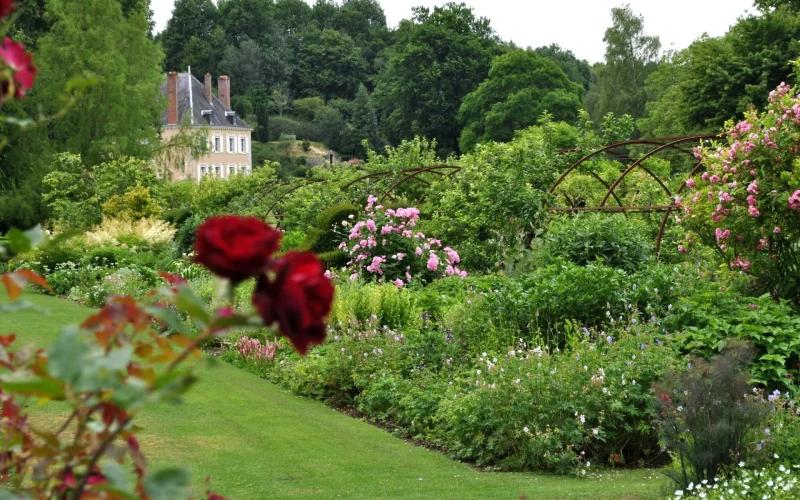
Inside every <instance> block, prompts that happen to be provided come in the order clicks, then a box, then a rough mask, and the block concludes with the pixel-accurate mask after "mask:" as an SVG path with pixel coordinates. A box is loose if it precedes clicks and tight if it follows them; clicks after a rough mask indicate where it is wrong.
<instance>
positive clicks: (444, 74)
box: [376, 3, 502, 152]
mask: <svg viewBox="0 0 800 500" xmlns="http://www.w3.org/2000/svg"><path fill="white" fill-rule="evenodd" d="M501 52H502V49H501V47H500V45H499V44H498V39H497V36H496V35H495V33H494V31H493V30H492V28H491V26H490V25H489V21H488V20H487V19H485V18H478V17H475V15H474V13H473V12H472V9H471V8H469V7H467V6H466V5H465V4H463V3H462V4H456V3H448V4H446V5H445V6H442V7H436V8H434V9H433V10H432V11H431V10H429V9H427V8H422V7H420V8H416V9H414V16H413V18H412V19H411V20H404V21H402V22H401V23H400V27H399V28H398V30H397V32H396V34H395V44H394V46H393V47H392V49H391V50H390V55H389V60H388V64H387V65H386V66H385V67H384V68H383V70H382V71H381V72H380V73H379V74H378V77H377V87H376V89H377V97H378V102H379V108H380V110H381V115H382V118H383V121H384V127H385V129H386V131H387V132H388V134H389V136H390V138H391V139H392V140H393V141H395V142H396V141H398V139H400V138H403V137H412V136H414V135H422V136H425V137H428V138H431V139H436V140H437V141H438V143H439V146H440V147H441V148H442V149H443V150H444V151H445V152H448V151H449V152H454V151H457V150H458V138H459V136H460V135H461V131H460V127H459V125H458V110H459V108H460V106H461V101H462V100H463V99H464V97H465V96H466V95H467V94H469V93H470V92H472V91H474V90H475V89H476V88H477V87H478V85H480V83H481V82H482V81H483V80H484V79H485V78H486V77H487V76H488V74H489V68H490V66H491V61H492V59H493V58H494V56H496V55H499V54H500V53H501Z"/></svg>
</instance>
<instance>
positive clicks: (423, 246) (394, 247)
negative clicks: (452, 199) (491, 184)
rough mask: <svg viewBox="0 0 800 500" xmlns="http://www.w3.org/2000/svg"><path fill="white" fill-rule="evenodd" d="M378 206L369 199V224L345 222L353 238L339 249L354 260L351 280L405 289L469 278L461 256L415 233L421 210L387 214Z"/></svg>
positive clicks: (435, 241) (402, 210)
mask: <svg viewBox="0 0 800 500" xmlns="http://www.w3.org/2000/svg"><path fill="white" fill-rule="evenodd" d="M377 202H378V199H377V198H376V197H375V196H372V195H370V196H369V198H368V200H367V205H366V207H365V208H364V211H365V214H366V220H360V221H357V222H356V223H355V224H351V223H350V222H348V221H343V222H342V225H343V226H344V228H345V229H347V230H349V234H348V235H347V240H345V241H343V242H342V243H341V244H340V245H339V249H340V250H344V251H345V252H347V253H348V254H349V255H350V257H351V260H350V261H349V262H348V263H347V272H348V273H349V275H350V279H351V280H356V279H358V278H359V276H361V277H366V278H368V279H374V280H376V281H378V282H380V283H383V282H391V283H394V284H395V286H397V287H398V288H402V287H404V286H405V285H407V284H409V283H411V282H412V280H415V279H416V280H420V281H422V282H429V281H431V280H432V279H434V278H437V277H444V276H460V277H462V278H465V277H466V276H467V273H466V271H463V270H461V269H459V267H458V265H459V263H460V262H461V257H459V255H458V252H456V251H455V250H453V249H452V248H450V247H443V246H442V242H441V241H440V240H437V239H436V238H432V237H426V236H425V234H423V233H422V232H420V231H417V230H415V229H414V228H415V227H416V226H417V222H418V221H419V214H420V213H419V210H418V209H416V208H398V209H396V210H394V209H391V208H389V209H385V210H384V207H383V206H382V205H376V203H377Z"/></svg>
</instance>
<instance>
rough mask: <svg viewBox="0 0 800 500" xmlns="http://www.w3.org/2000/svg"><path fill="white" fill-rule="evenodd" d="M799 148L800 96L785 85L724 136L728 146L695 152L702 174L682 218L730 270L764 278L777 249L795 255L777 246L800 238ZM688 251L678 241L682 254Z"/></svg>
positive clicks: (690, 184)
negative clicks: (717, 252) (712, 247)
mask: <svg viewBox="0 0 800 500" xmlns="http://www.w3.org/2000/svg"><path fill="white" fill-rule="evenodd" d="M799 146H800V96H798V95H797V92H796V91H794V90H792V89H791V88H790V87H789V86H788V85H786V84H785V83H782V84H781V85H780V86H778V88H777V89H776V90H774V91H773V92H771V93H770V97H769V104H768V107H767V110H766V112H764V113H761V114H758V113H757V112H755V111H750V112H748V113H747V114H746V116H745V119H744V120H742V121H740V122H738V123H736V124H735V125H732V126H731V127H730V128H729V129H728V130H727V143H726V144H724V143H723V144H712V145H711V146H698V147H696V148H694V155H695V157H696V158H698V159H700V160H701V162H702V164H703V165H704V166H705V171H703V172H702V173H701V174H700V175H699V178H695V179H689V180H687V181H686V183H685V188H686V193H683V196H684V197H683V199H682V200H681V202H680V203H679V204H678V206H679V207H680V208H681V209H682V210H683V212H684V214H683V215H682V216H681V217H679V220H680V221H681V223H683V224H685V225H686V226H687V227H688V228H689V229H691V230H693V231H694V232H695V233H697V234H699V235H701V236H702V237H703V239H704V240H705V241H706V242H707V243H709V244H712V245H715V246H716V247H717V249H718V250H719V251H720V252H722V254H723V255H724V256H725V258H726V259H727V261H728V263H729V265H730V267H731V268H732V269H737V270H741V271H744V272H747V273H753V274H756V275H762V276H763V272H761V271H764V272H767V271H766V270H767V269H768V268H770V267H772V266H775V265H779V264H778V262H779V261H780V260H781V259H780V258H779V255H776V248H783V249H784V250H783V251H786V250H785V249H787V248H789V251H792V250H791V247H792V246H791V245H789V246H788V247H787V245H776V242H777V241H778V240H781V241H791V239H792V238H798V237H800V189H797V188H798V186H800V176H799V175H798V173H797V172H796V170H795V168H794V163H795V162H796V161H797V160H798V157H800V155H799V154H798V153H799V152H800V147H799ZM786 200H788V202H787V201H786ZM688 248H689V245H688V244H687V243H681V244H680V245H679V247H678V251H679V252H680V253H687V252H688Z"/></svg>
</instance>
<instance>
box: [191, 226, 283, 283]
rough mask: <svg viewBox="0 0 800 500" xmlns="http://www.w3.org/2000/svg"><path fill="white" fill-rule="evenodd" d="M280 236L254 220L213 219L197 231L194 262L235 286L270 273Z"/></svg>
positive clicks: (270, 228)
mask: <svg viewBox="0 0 800 500" xmlns="http://www.w3.org/2000/svg"><path fill="white" fill-rule="evenodd" d="M280 242H281V233H280V231H277V230H275V229H273V228H272V227H270V225H269V224H266V223H264V222H262V221H261V220H259V219H257V218H255V217H237V216H234V215H229V216H223V217H211V218H210V219H208V220H206V221H205V222H204V223H203V224H201V225H200V227H199V228H197V236H196V238H195V243H194V251H195V253H196V254H197V255H196V256H195V259H194V260H195V262H197V263H198V264H201V265H203V266H205V267H206V268H208V270H209V271H211V272H212V273H214V274H216V275H217V276H221V277H223V278H228V279H229V280H231V282H232V283H233V284H234V285H235V284H238V283H239V282H241V281H243V280H245V279H247V278H252V277H255V276H258V275H259V274H262V273H264V272H265V271H266V270H267V267H268V264H269V262H270V258H271V257H272V254H274V253H275V252H276V251H277V250H278V248H279V247H280Z"/></svg>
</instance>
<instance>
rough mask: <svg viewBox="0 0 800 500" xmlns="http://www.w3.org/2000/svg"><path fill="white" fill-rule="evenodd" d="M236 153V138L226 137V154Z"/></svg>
mask: <svg viewBox="0 0 800 500" xmlns="http://www.w3.org/2000/svg"><path fill="white" fill-rule="evenodd" d="M235 152H236V137H234V136H232V135H229V136H228V153H235Z"/></svg>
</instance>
